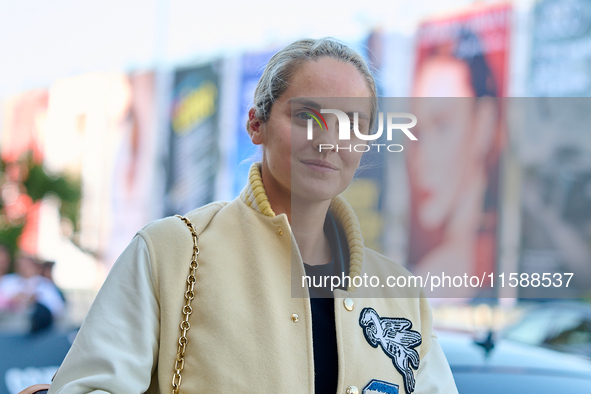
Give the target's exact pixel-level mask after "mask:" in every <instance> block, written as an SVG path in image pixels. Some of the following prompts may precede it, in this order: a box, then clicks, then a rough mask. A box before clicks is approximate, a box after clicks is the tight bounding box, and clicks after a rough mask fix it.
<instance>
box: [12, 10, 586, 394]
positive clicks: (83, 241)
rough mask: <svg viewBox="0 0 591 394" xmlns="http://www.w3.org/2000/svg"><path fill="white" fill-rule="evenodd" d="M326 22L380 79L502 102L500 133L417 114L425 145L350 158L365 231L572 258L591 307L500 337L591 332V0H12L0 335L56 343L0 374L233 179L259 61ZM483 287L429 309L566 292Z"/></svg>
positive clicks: (396, 246) (454, 253)
mask: <svg viewBox="0 0 591 394" xmlns="http://www.w3.org/2000/svg"><path fill="white" fill-rule="evenodd" d="M324 36H331V37H335V38H337V39H340V40H342V41H345V42H347V43H348V44H350V45H351V46H352V47H354V48H355V49H356V50H357V51H359V52H360V53H362V54H363V55H364V56H365V57H366V59H367V60H368V62H369V63H370V64H371V66H372V67H373V69H374V72H375V75H376V78H377V81H378V85H379V86H378V90H379V93H380V96H384V97H414V96H416V97H466V96H471V97H478V98H482V97H484V98H489V99H491V98H492V99H493V100H494V104H493V107H494V108H495V110H494V111H496V112H495V113H496V115H497V116H495V118H494V119H495V121H494V127H493V128H492V130H490V131H489V132H488V133H487V134H479V135H485V136H486V138H480V139H478V138H475V139H474V141H472V139H470V138H467V139H466V138H465V139H464V140H465V141H468V142H467V143H466V144H464V145H458V146H453V145H446V146H445V149H435V150H430V149H431V148H429V146H430V145H429V144H431V146H435V147H442V145H441V144H447V143H448V141H450V139H447V140H445V139H444V140H441V141H438V140H437V139H436V138H437V137H436V136H435V137H432V136H431V135H430V134H428V133H426V132H424V131H422V130H419V131H418V132H419V133H425V134H422V135H421V134H419V136H422V138H421V137H419V140H423V141H426V143H424V144H423V145H420V146H418V145H417V147H416V148H413V147H409V148H408V149H406V146H405V150H404V152H402V153H400V154H395V155H393V154H390V155H388V156H386V155H382V156H381V157H374V158H373V161H372V162H373V165H372V166H370V168H369V169H368V170H366V171H362V172H360V173H359V174H358V176H357V178H356V180H355V182H354V183H353V184H352V186H351V187H350V188H349V189H348V190H347V192H346V194H347V198H348V199H349V200H350V202H351V203H352V205H353V206H354V208H355V209H356V212H357V215H358V216H359V218H360V220H361V225H362V230H363V232H364V235H365V239H366V243H367V245H368V246H369V247H371V248H374V249H376V250H378V251H380V252H382V253H384V254H386V255H387V256H389V257H391V258H392V259H394V260H395V261H397V262H399V263H400V264H402V265H405V266H407V267H409V268H410V269H411V270H413V271H416V272H421V270H422V269H424V267H438V266H439V267H441V264H442V262H446V261H447V262H448V264H449V261H454V262H457V266H458V267H461V268H462V270H464V271H470V272H475V273H480V272H501V271H503V272H517V273H533V272H550V273H561V272H573V271H575V270H577V272H580V273H581V274H580V275H579V276H578V277H577V280H576V281H575V284H576V286H575V287H574V290H572V292H569V293H566V295H565V294H564V293H561V294H560V295H559V296H560V297H568V298H574V299H576V301H571V303H574V304H576V305H577V307H576V308H578V307H579V306H580V307H581V308H582V309H573V311H574V312H572V313H571V315H569V316H570V317H569V318H568V319H566V318H565V319H566V321H567V322H568V324H567V323H564V324H563V327H562V329H561V331H560V330H558V328H556V327H553V326H552V327H550V325H551V324H552V322H556V321H557V320H561V319H559V318H557V317H556V315H553V314H552V313H550V312H548V311H551V310H552V308H550V307H548V308H545V309H544V310H545V311H546V312H548V313H546V312H544V313H546V314H545V315H544V314H542V315H543V316H542V317H539V314H538V315H536V314H535V313H534V317H533V318H529V319H530V320H527V319H526V320H527V321H528V322H531V321H533V320H531V319H538V320H535V321H538V322H541V321H543V322H545V323H544V324H546V325H547V326H549V328H547V330H549V332H550V333H546V332H545V331H544V332H542V329H543V330H546V326H544V325H543V324H542V323H539V324H538V323H536V324H532V323H527V324H529V325H527V324H526V325H525V326H519V327H525V328H519V329H516V331H515V332H517V334H515V333H513V334H511V335H508V336H512V338H513V339H514V340H520V341H522V342H523V341H526V342H527V341H528V340H529V341H530V342H532V344H534V345H542V346H546V347H550V345H552V344H553V345H556V343H558V344H559V345H561V346H562V348H561V349H560V350H562V351H570V352H573V351H572V349H581V347H584V346H589V348H591V318H590V317H589V316H591V314H590V313H587V312H585V311H586V309H585V308H587V307H588V304H587V300H588V297H589V296H590V295H591V294H590V293H589V290H588V287H586V286H588V284H589V283H591V275H590V274H589V273H590V272H591V271H590V270H591V159H590V158H591V131H589V130H588V128H587V127H585V125H588V124H589V122H587V117H588V116H590V115H589V114H590V113H591V112H590V111H589V108H591V102H590V101H589V100H588V99H586V98H587V97H589V96H591V0H562V1H558V0H541V1H533V0H527V1H526V0H519V1H518V0H515V1H504V2H498V1H468V0H450V1H446V2H411V1H406V0H390V1H378V0H367V1H364V2H358V1H349V0H347V1H340V2H338V5H337V3H328V2H327V3H319V2H317V1H308V0H302V1H300V2H298V3H294V4H289V3H277V2H272V1H262V0H261V1H257V0H253V1H250V2H193V1H189V0H174V1H173V0H144V1H138V0H119V1H116V2H115V1H101V2H98V1H89V0H88V1H73V0H55V1H52V2H46V1H40V0H24V1H18V2H3V3H2V4H0V50H1V53H2V54H3V56H2V62H0V159H1V161H0V275H1V276H2V277H0V332H2V333H3V335H4V339H1V338H0V342H2V340H3V341H4V342H2V343H4V345H2V344H0V347H2V346H4V347H2V351H3V352H7V353H6V354H9V353H8V352H12V351H14V349H24V348H25V347H26V346H30V348H31V349H33V350H32V351H34V352H39V353H43V350H42V349H53V350H50V351H49V350H48V351H47V352H46V353H52V352H54V353H55V354H56V356H55V359H52V360H53V361H51V360H49V359H48V360H49V361H48V360H44V361H43V362H40V361H39V362H32V361H22V362H21V361H17V358H18V357H17V356H15V358H14V360H13V359H11V358H7V357H2V358H3V359H4V361H1V362H0V373H1V374H3V376H0V378H1V379H3V380H2V382H3V383H1V384H0V392H10V393H13V392H14V393H16V392H18V389H20V388H22V387H24V385H26V383H29V384H33V383H37V382H39V381H40V380H44V379H45V380H47V379H48V378H47V377H48V376H49V378H50V377H51V376H52V375H53V372H54V371H55V367H56V366H57V365H59V363H60V360H61V359H60V357H63V354H61V353H60V351H65V350H67V348H68V346H69V343H70V342H69V341H70V340H71V335H70V331H69V330H70V329H75V328H77V327H78V326H79V324H80V323H81V322H82V320H83V319H84V316H85V314H86V312H87V310H88V308H89V307H90V304H91V303H92V300H93V299H94V296H95V294H96V292H97V291H98V289H99V288H100V286H101V284H102V282H103V281H104V278H105V277H106V275H107V274H108V272H109V270H110V268H111V267H112V265H113V264H114V263H115V261H116V259H117V257H118V255H119V254H120V253H121V252H122V251H123V249H124V248H125V246H126V245H127V244H128V243H129V242H130V240H131V239H132V238H133V236H134V234H135V233H136V231H138V230H139V229H141V228H142V227H143V226H144V225H145V224H147V223H148V222H149V221H151V220H154V219H158V218H161V217H163V216H167V215H171V214H175V213H186V212H188V211H190V210H191V209H194V208H196V207H199V206H201V205H203V204H206V203H208V202H210V201H213V200H230V199H233V198H235V197H236V196H237V195H238V194H239V192H240V190H241V189H242V187H243V186H244V184H245V180H246V174H247V171H248V168H249V167H250V164H251V163H252V162H253V161H254V160H256V159H257V149H255V147H254V146H253V145H252V144H251V142H250V140H249V138H248V136H247V133H246V130H245V128H244V124H245V122H246V113H247V110H248V108H249V105H250V104H251V103H252V95H253V91H254V87H255V85H256V83H257V81H258V79H259V78H260V75H261V74H262V71H263V68H264V66H265V64H266V62H267V61H268V60H269V58H270V57H271V55H272V54H273V53H275V52H276V51H277V50H278V49H280V48H281V47H283V46H285V45H287V44H289V43H290V42H292V41H293V40H295V39H299V38H304V37H313V38H319V37H324ZM454 81H460V82H458V83H457V84H456V83H455V82H454ZM574 98H576V99H574ZM485 101H487V100H481V102H485ZM573 119H577V120H578V122H574V123H573V122H571V123H569V121H572V120H573ZM419 127H420V126H419ZM460 132H461V131H460ZM483 133H484V132H483ZM432 138H435V139H432ZM481 140H482V141H481ZM430 141H431V142H430ZM470 141H472V142H470ZM458 157H462V159H461V160H457V158H458ZM437 180H446V181H447V183H446V185H445V186H444V189H445V192H444V191H442V189H437V187H438V184H439V183H438V181H437ZM450 185H451V186H450ZM453 185H455V186H453ZM454 187H456V189H457V191H456V194H454V191H453V188H454ZM447 192H449V193H447ZM458 193H459V194H458ZM447 194H450V196H447ZM451 194H453V196H451ZM464 195H468V196H469V197H466V198H464V197H465V196H464ZM470 196H472V197H470ZM438 201H439V202H438ZM465 207H470V208H469V213H468V214H466V213H465V209H464V208H465ZM462 213H464V214H462ZM466 215H467V216H466ZM468 216H469V217H471V218H472V219H473V220H470V221H469V222H470V224H469V225H468V224H466V226H464V225H463V223H464V222H463V221H462V220H461V218H465V217H468ZM466 223H467V222H466ZM458 229H459V230H458ZM422 267H423V268H422ZM488 290H489V291H487V292H481V293H478V294H470V295H468V296H467V297H462V298H461V299H436V300H434V301H433V305H434V317H435V324H436V326H437V327H439V328H440V329H445V330H454V331H459V332H475V333H478V332H484V333H487V332H489V331H490V330H492V331H495V332H496V331H502V330H504V329H505V327H508V326H509V325H510V324H511V323H514V322H522V323H523V321H524V320H523V319H525V318H524V317H523V316H526V317H527V316H529V314H528V313H524V311H525V310H526V307H528V306H529V305H530V304H531V303H532V302H534V301H535V302H538V301H540V299H542V300H544V301H548V298H553V297H554V295H552V294H549V293H544V292H539V291H538V290H539V289H538V290H536V289H531V288H529V289H519V288H511V289H506V291H504V292H503V293H499V292H498V291H497V290H495V289H494V288H489V289H488ZM532 299H533V300H534V301H532ZM548 305H550V304H548ZM556 310H558V311H562V312H563V311H564V310H565V308H564V307H562V306H560V304H559V306H558V308H556ZM569 311H570V310H569ZM579 311H582V312H580V313H579ZM562 312H561V313H562ZM536 313H537V312H536ZM557 313H558V312H557ZM569 313H570V312H569ZM535 316H538V317H535ZM544 319H545V320H544ZM569 319H570V320H569ZM562 321H564V320H562ZM522 323H518V324H522ZM523 324H525V323H523ZM542 326H543V328H540V327H542ZM519 330H521V331H519ZM535 330H538V331H535ZM492 331H491V332H492ZM44 332H51V333H59V339H56V338H58V337H57V336H54V337H46V336H43V335H46V334H37V336H33V337H32V336H31V335H33V334H34V333H44ZM565 332H566V333H567V334H572V335H570V336H568V335H567V334H565ZM536 333H537V334H536ZM47 335H49V334H47ZM55 335H58V334H55ZM536 335H537V336H536ZM534 337H535V338H538V340H537V342H536V341H534V340H533V339H532V338H534ZM557 338H558V339H557ZM35 341H37V342H35ZM60 341H61V342H60ZM552 341H554V342H552ZM569 341H570V342H569ZM534 342H535V343H534ZM483 343H485V345H484V348H486V347H487V346H488V345H486V342H483ZM567 345H572V346H571V347H570V348H569V347H568V346H567ZM11 346H12V347H11ZM60 349H61V350H60ZM64 349H65V350H64ZM565 349H566V350H565ZM569 349H570V350H569ZM21 352H22V351H21ZM17 353H19V352H17ZM579 353H580V352H579ZM60 354H61V355H60ZM3 356H4V355H3ZM582 357H586V358H589V357H591V352H587V353H586V354H584V355H583V356H582ZM448 358H449V356H448ZM27 368H29V369H27ZM2 384H4V386H2Z"/></svg>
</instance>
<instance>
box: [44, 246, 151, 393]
mask: <svg viewBox="0 0 591 394" xmlns="http://www.w3.org/2000/svg"><path fill="white" fill-rule="evenodd" d="M159 316H160V308H159V305H158V300H157V299H156V296H155V292H154V286H153V282H152V274H151V268H150V258H149V252H148V247H147V246H146V243H145V241H144V239H143V238H142V237H141V236H139V235H136V237H135V238H134V239H133V241H132V242H131V243H130V244H129V246H128V247H127V248H126V249H125V251H124V252H123V253H122V254H121V256H120V257H119V259H118V260H117V262H116V263H115V265H114V266H113V268H112V269H111V272H110V273H109V275H108V277H107V279H106V281H105V283H104V284H103V287H102V288H101V290H100V291H99V293H98V295H97V297H96V299H95V301H94V303H93V304H92V307H91V308H90V311H89V312H88V315H87V316H86V319H85V320H84V323H83V324H82V327H81V328H80V331H79V332H78V335H77V336H76V339H75V341H74V343H73V344H72V348H71V349H70V351H69V352H68V355H67V356H66V358H65V360H64V362H63V363H62V365H61V367H60V369H59V370H58V373H57V375H56V376H55V379H54V380H53V383H52V384H51V388H50V390H49V393H50V394H54V393H61V394H75V393H76V394H77V393H128V394H133V393H143V392H145V391H146V390H147V389H148V386H149V385H150V378H151V376H152V372H153V370H154V368H155V366H156V362H157V358H158V338H159V330H160V319H159Z"/></svg>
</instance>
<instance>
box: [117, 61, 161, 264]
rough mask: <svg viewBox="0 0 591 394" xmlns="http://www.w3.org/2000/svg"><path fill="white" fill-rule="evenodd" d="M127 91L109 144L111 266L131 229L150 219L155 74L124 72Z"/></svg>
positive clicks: (139, 226) (125, 244)
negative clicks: (127, 94) (110, 161)
mask: <svg viewBox="0 0 591 394" xmlns="http://www.w3.org/2000/svg"><path fill="white" fill-rule="evenodd" d="M128 84H129V89H130V92H129V93H130V94H129V96H128V101H127V103H126V111H125V113H124V114H123V116H122V119H121V122H120V126H121V127H120V128H119V130H118V131H119V132H118V134H117V138H116V140H115V143H114V144H113V150H114V154H113V156H112V160H113V165H112V176H111V177H110V180H111V184H112V186H111V188H110V189H111V193H110V195H111V197H110V205H111V209H110V217H111V220H110V232H109V233H110V235H109V238H110V240H109V242H108V243H107V249H106V250H105V263H106V265H107V266H111V265H112V264H113V263H114V262H115V260H116V259H117V257H118V256H119V255H120V254H121V252H123V250H124V249H125V247H126V246H127V244H128V243H129V242H130V241H131V239H132V238H133V236H134V235H135V233H136V232H137V231H138V230H139V229H141V228H142V227H143V226H145V225H146V224H147V223H148V221H150V220H151V219H152V217H151V213H152V212H153V210H152V209H151V207H152V204H153V203H154V202H155V201H154V193H152V190H153V188H154V185H153V182H154V175H153V174H154V171H155V168H154V166H155V164H156V157H155V138H156V135H155V131H156V130H155V125H156V119H155V114H156V109H155V104H156V100H155V74H154V73H153V72H143V73H135V74H131V75H129V76H128Z"/></svg>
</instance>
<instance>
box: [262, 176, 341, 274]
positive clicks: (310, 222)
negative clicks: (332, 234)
mask: <svg viewBox="0 0 591 394" xmlns="http://www.w3.org/2000/svg"><path fill="white" fill-rule="evenodd" d="M261 178H262V180H263V185H264V187H265V192H266V193H267V198H268V200H269V203H270V204H271V208H272V209H273V212H275V214H276V215H280V214H282V213H284V214H286V215H287V219H288V221H289V223H290V225H291V231H292V232H293V235H294V237H295V239H296V241H297V244H298V248H299V249H300V254H301V256H302V260H303V261H304V262H305V263H306V264H308V265H320V264H327V263H329V262H330V261H331V258H332V254H331V251H330V244H329V243H328V239H327V238H326V235H325V234H324V221H325V219H326V213H327V212H328V208H329V206H330V200H327V201H319V202H311V201H308V200H302V199H300V198H297V197H295V196H294V197H293V198H292V195H291V191H290V190H288V189H287V188H285V187H283V186H282V185H280V184H279V183H278V182H277V181H276V180H275V179H274V178H273V177H272V176H271V175H270V174H269V173H268V169H267V168H266V167H265V166H264V165H263V166H262V171H261Z"/></svg>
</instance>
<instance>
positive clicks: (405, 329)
mask: <svg viewBox="0 0 591 394" xmlns="http://www.w3.org/2000/svg"><path fill="white" fill-rule="evenodd" d="M359 325H360V326H361V328H363V335H365V339H367V342H369V344H370V345H371V346H372V347H374V348H377V347H378V345H381V347H382V350H383V351H384V353H386V355H387V356H388V357H390V358H391V359H392V363H393V364H394V367H395V368H396V370H397V371H398V372H400V374H401V375H402V378H403V380H404V387H405V389H406V392H407V393H409V394H410V393H412V392H413V391H415V377H414V374H413V369H418V368H419V353H418V352H417V351H416V350H415V349H414V348H415V347H417V346H419V345H420V344H421V342H422V339H421V334H420V333H419V332H417V331H413V330H411V328H412V323H411V321H410V320H408V319H404V318H390V317H384V318H381V317H380V316H379V315H378V313H377V312H376V311H375V310H374V309H373V308H363V310H362V311H361V314H360V315H359Z"/></svg>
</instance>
